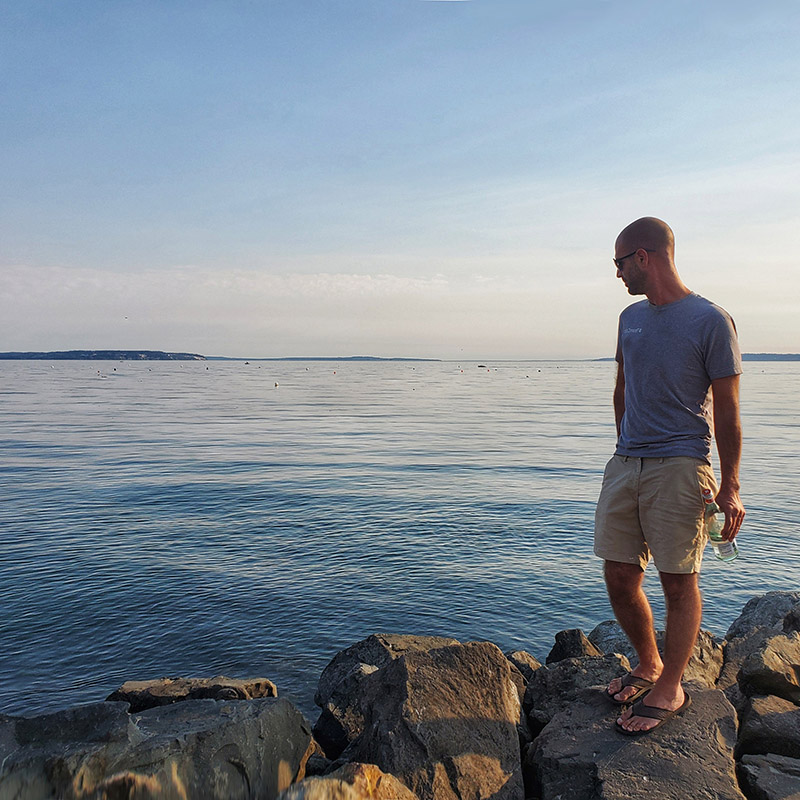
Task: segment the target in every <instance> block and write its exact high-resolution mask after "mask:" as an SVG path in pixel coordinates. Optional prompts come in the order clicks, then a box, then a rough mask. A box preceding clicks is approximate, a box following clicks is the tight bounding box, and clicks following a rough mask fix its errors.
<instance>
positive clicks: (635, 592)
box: [605, 561, 664, 702]
mask: <svg viewBox="0 0 800 800" xmlns="http://www.w3.org/2000/svg"><path fill="white" fill-rule="evenodd" d="M605 577H606V587H607V589H608V597H609V600H610V601H611V607H612V608H613V609H614V614H615V616H616V618H617V622H619V624H620V627H621V628H622V630H624V631H625V633H626V634H627V635H628V639H630V642H631V644H632V645H633V649H634V650H636V655H637V656H638V657H639V663H638V664H637V665H636V666H635V667H634V669H633V674H634V675H636V676H637V677H639V678H645V679H646V680H649V681H655V680H657V679H658V677H659V676H660V675H661V671H662V669H663V667H664V665H663V663H662V661H661V655H660V654H659V652H658V647H657V645H656V634H655V629H654V627H653V612H652V609H651V608H650V603H649V602H648V601H647V596H646V595H645V593H644V591H643V590H642V581H643V580H644V570H643V569H642V568H641V567H640V566H639V565H638V564H624V563H622V562H620V561H606V562H605ZM635 691H636V689H635V688H634V687H632V686H627V687H625V688H624V689H623V688H622V683H621V679H620V678H615V679H614V680H613V681H611V683H610V684H609V686H608V692H609V694H613V695H614V699H616V700H618V701H619V702H624V701H625V700H627V699H628V697H630V696H631V695H632V694H634V692H635Z"/></svg>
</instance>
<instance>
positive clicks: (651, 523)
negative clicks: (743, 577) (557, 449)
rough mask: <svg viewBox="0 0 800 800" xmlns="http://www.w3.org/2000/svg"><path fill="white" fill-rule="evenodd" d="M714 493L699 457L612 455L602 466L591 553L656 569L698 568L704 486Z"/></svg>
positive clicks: (682, 570) (680, 570) (710, 474)
mask: <svg viewBox="0 0 800 800" xmlns="http://www.w3.org/2000/svg"><path fill="white" fill-rule="evenodd" d="M706 488H709V489H711V490H712V492H714V494H716V491H717V485H716V481H715V480H714V472H713V470H712V469H711V467H710V466H709V465H708V464H706V463H705V462H704V461H701V460H700V459H698V458H691V457H689V456H674V457H671V458H633V457H631V456H614V457H613V458H612V459H611V461H609V462H608V464H607V465H606V471H605V474H604V475H603V488H602V489H601V491H600V499H599V500H598V501H597V510H596V512H595V525H594V552H595V555H597V556H599V557H600V558H603V559H605V560H606V561H621V562H622V563H624V564H639V566H640V567H641V568H642V569H645V568H646V567H647V563H648V561H649V560H650V556H651V555H652V557H653V562H654V563H655V565H656V568H657V569H658V571H659V572H670V573H679V574H687V573H691V572H700V563H701V561H702V560H703V548H704V547H705V544H706V534H705V531H704V529H703V512H704V508H705V503H704V502H703V489H706Z"/></svg>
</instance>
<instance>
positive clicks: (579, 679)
mask: <svg viewBox="0 0 800 800" xmlns="http://www.w3.org/2000/svg"><path fill="white" fill-rule="evenodd" d="M630 668H631V665H630V664H629V663H628V659H627V658H625V656H621V655H619V654H618V653H614V654H612V655H606V656H585V657H584V658H565V659H564V660H563V661H558V662H556V663H555V664H551V665H550V666H547V667H542V669H539V670H536V672H534V673H533V676H532V677H531V679H530V681H529V682H528V688H527V690H526V692H525V700H524V702H523V707H524V709H525V711H526V713H527V715H528V722H529V724H530V727H531V732H532V733H533V735H534V736H535V735H536V734H538V733H539V731H541V729H542V728H543V727H544V726H545V725H547V723H548V722H550V720H551V719H552V718H553V717H554V716H555V715H556V714H558V712H559V711H561V710H562V709H563V708H565V707H566V706H568V705H569V704H570V703H572V702H573V701H574V699H575V696H576V695H577V694H578V693H579V692H580V691H581V690H583V689H587V688H589V687H590V686H594V687H597V688H598V690H599V689H601V688H602V689H603V691H604V690H605V687H606V686H608V684H609V683H610V682H611V681H612V680H613V679H614V678H617V677H619V676H620V675H624V674H625V673H626V672H628V671H629V670H630Z"/></svg>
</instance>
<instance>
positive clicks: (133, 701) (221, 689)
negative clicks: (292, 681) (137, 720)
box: [106, 675, 278, 713]
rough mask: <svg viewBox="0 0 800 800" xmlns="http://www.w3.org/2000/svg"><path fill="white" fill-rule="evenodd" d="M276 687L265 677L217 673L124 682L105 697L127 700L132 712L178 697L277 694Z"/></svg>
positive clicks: (250, 697) (245, 697)
mask: <svg viewBox="0 0 800 800" xmlns="http://www.w3.org/2000/svg"><path fill="white" fill-rule="evenodd" d="M277 696H278V689H277V687H276V686H275V684H274V683H273V682H272V681H270V680H267V678H248V679H246V680H238V679H236V678H226V677H225V676H224V675H218V676H217V677H215V678H158V679H156V680H151V681H126V682H125V683H123V684H122V686H120V688H119V689H117V690H116V691H115V692H112V693H111V694H110V695H109V696H108V697H107V698H106V700H109V701H111V702H114V701H121V702H124V703H129V704H130V707H131V713H136V712H139V711H144V710H145V709H146V708H155V707H156V706H166V705H170V704H171V703H177V702H180V701H181V700H254V699H255V698H257V697H277Z"/></svg>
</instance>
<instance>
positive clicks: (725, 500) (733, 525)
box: [716, 486, 745, 542]
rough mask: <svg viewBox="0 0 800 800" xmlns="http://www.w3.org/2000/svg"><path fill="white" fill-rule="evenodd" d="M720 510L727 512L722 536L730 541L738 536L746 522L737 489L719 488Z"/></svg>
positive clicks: (717, 498) (717, 499)
mask: <svg viewBox="0 0 800 800" xmlns="http://www.w3.org/2000/svg"><path fill="white" fill-rule="evenodd" d="M716 502H717V505H718V506H719V510H720V511H721V512H722V513H723V514H725V525H724V527H723V528H722V532H721V536H722V538H723V539H724V540H725V541H726V542H729V541H731V540H732V539H735V538H736V534H737V533H739V528H741V527H742V522H744V515H745V510H744V506H743V505H742V501H741V499H740V497H739V492H738V491H737V490H736V489H726V488H725V487H724V486H723V487H722V488H721V489H720V490H719V492H718V494H717V497H716Z"/></svg>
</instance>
